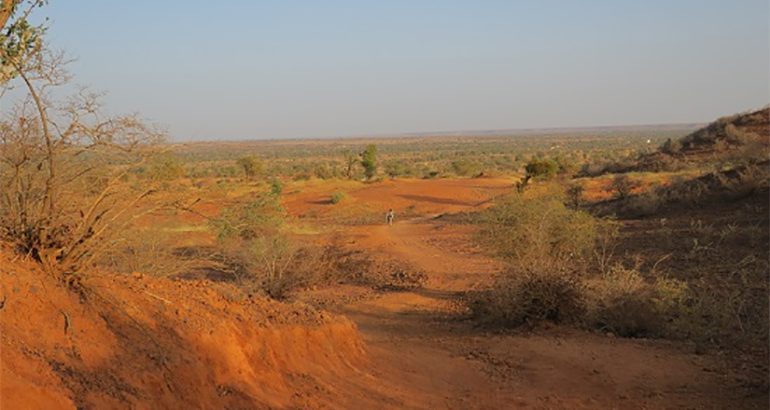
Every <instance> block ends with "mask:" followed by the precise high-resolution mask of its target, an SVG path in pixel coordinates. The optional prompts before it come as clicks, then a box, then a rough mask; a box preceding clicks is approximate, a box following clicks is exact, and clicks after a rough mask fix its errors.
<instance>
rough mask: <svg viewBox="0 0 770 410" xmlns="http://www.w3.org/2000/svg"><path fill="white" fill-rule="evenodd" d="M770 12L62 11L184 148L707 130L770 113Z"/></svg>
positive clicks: (141, 0) (578, 5) (203, 4)
mask: <svg viewBox="0 0 770 410" xmlns="http://www.w3.org/2000/svg"><path fill="white" fill-rule="evenodd" d="M769 4H770V2H768V1H767V0H734V1H724V0H718V1H711V0H697V1H696V0H667V1H662V0H648V1H617V0H614V1H610V0H606V1H604V0H584V1H566V0H565V1H548V0H531V1H517V0H507V1H493V0H478V1H472V0H466V1H453V0H387V1H384V0H383V1H374V0H371V1H365V0H358V1H353V0H350V1H335V0H325V1H317V0H313V1H311V0H307V1H299V0H296V1H294V0H281V1H279V0H275V1H247V0H241V1H234V0H230V1H224V0H223V1H217V2H212V1H197V0H185V1H181V0H163V1H149V0H134V1H104V0H74V1H73V0H70V1H64V0H52V1H51V2H50V3H49V5H48V6H46V7H45V8H43V9H41V10H40V11H38V13H37V14H38V16H37V17H38V18H39V17H42V16H47V17H49V19H50V20H49V23H48V24H49V26H50V29H49V39H50V42H51V43H52V45H53V46H54V47H56V48H58V49H62V50H65V51H66V52H67V53H68V55H69V56H71V57H74V58H75V59H76V61H75V62H74V63H73V64H72V65H71V67H70V70H71V71H72V73H73V74H74V75H75V82H76V83H77V84H81V85H86V86H88V87H90V88H91V89H93V90H97V91H104V92H106V97H105V102H106V104H107V106H108V107H109V111H110V112H115V113H125V112H138V113H139V114H140V115H141V116H142V117H143V118H145V119H147V120H149V121H150V122H154V123H158V124H161V125H164V126H165V127H167V129H168V130H169V132H170V134H171V136H172V137H173V138H174V139H175V140H180V141H186V140H218V139H269V138H270V139H272V138H301V137H327V136H361V135H386V134H399V133H407V132H431V131H460V130H494V129H512V128H550V127H580V126H600V125H639V124H661V123H689V122H706V121H710V120H713V119H715V118H716V117H719V116H723V115H727V114H732V113H735V112H739V111H745V110H748V109H752V108H758V107H761V106H764V105H767V104H768V103H770V74H768V73H770V5H769Z"/></svg>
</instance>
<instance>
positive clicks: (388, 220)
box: [385, 208, 396, 225]
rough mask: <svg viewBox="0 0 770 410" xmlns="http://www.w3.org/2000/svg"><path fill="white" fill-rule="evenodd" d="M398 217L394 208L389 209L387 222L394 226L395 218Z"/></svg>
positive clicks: (386, 217) (386, 215)
mask: <svg viewBox="0 0 770 410" xmlns="http://www.w3.org/2000/svg"><path fill="white" fill-rule="evenodd" d="M395 216H396V215H395V214H394V213H393V208H390V209H388V213H387V214H385V222H387V223H388V225H393V217H395Z"/></svg>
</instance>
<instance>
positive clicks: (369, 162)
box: [361, 144, 377, 180]
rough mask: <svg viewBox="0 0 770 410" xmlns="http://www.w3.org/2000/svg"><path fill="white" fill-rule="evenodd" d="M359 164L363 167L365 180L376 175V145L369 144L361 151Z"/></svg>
mask: <svg viewBox="0 0 770 410" xmlns="http://www.w3.org/2000/svg"><path fill="white" fill-rule="evenodd" d="M361 166H363V167H364V175H365V176H366V179H367V180H370V179H372V178H374V176H375V175H377V146H376V145H374V144H370V145H368V146H367V147H366V149H365V150H364V152H362V153H361Z"/></svg>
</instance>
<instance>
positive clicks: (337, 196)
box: [330, 191, 346, 204]
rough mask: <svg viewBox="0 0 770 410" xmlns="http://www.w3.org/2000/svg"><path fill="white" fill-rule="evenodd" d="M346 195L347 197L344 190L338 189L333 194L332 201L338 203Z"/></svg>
mask: <svg viewBox="0 0 770 410" xmlns="http://www.w3.org/2000/svg"><path fill="white" fill-rule="evenodd" d="M345 197H346V195H345V193H344V192H340V191H337V192H335V193H333V194H332V196H331V199H330V202H331V203H332V204H338V203H340V202H342V200H343V199H345Z"/></svg>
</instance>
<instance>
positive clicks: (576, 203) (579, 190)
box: [567, 182, 585, 209]
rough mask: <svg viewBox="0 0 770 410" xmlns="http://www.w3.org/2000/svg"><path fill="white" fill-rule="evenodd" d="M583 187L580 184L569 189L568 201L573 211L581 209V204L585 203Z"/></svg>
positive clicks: (574, 184) (575, 184)
mask: <svg viewBox="0 0 770 410" xmlns="http://www.w3.org/2000/svg"><path fill="white" fill-rule="evenodd" d="M583 191H585V189H584V188H583V185H580V184H579V183H577V182H576V183H573V184H570V185H569V186H568V187H567V201H568V203H569V205H570V207H571V208H572V209H578V208H580V204H581V203H582V202H583Z"/></svg>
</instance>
